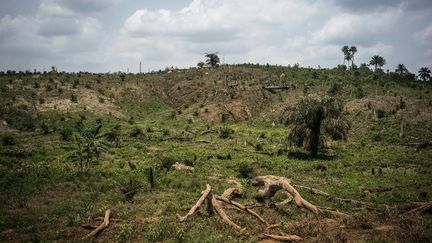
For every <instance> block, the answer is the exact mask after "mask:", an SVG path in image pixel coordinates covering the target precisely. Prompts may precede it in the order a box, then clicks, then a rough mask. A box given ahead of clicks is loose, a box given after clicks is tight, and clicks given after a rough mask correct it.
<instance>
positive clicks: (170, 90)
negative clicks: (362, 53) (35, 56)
mask: <svg viewBox="0 0 432 243" xmlns="http://www.w3.org/2000/svg"><path fill="white" fill-rule="evenodd" d="M281 73H284V74H285V77H283V78H280V74H281ZM359 73H360V75H358V76H354V75H353V73H352V72H351V71H343V70H338V69H311V68H299V67H281V66H258V65H252V64H244V65H236V66H221V67H219V68H214V69H210V68H201V69H197V68H192V69H187V70H170V71H160V72H153V73H146V74H139V75H137V74H122V73H114V74H92V73H78V74H67V73H47V74H37V75H33V74H25V73H17V74H10V75H7V74H4V75H0V92H1V97H2V98H1V99H0V105H1V106H0V109H1V115H0V120H1V121H0V135H1V139H2V140H1V147H0V188H2V189H1V193H0V201H1V202H2V203H1V206H0V215H1V216H0V240H1V241H5V242H36V241H61V242H63V241H66V242H77V241H81V240H83V237H85V235H87V234H88V233H90V232H91V231H92V230H93V229H94V228H95V226H98V225H99V224H100V223H101V221H100V217H103V216H104V213H105V211H106V210H107V209H111V211H112V214H111V222H110V225H109V226H108V227H107V228H106V229H104V230H103V231H102V232H100V233H99V235H98V236H97V237H96V238H95V241H96V242H258V241H260V240H262V238H266V237H264V236H263V234H262V233H269V234H274V235H279V236H283V235H297V236H300V237H301V238H303V240H304V241H306V242H347V241H349V242H362V241H378V242H428V241H430V240H431V239H432V235H431V232H432V230H431V229H432V217H431V213H430V208H427V207H426V206H427V205H429V207H430V204H428V203H430V201H431V200H432V197H431V193H432V160H431V158H432V150H431V147H430V146H428V145H427V143H426V142H428V141H430V139H431V137H432V123H431V118H432V94H431V89H432V88H431V86H430V84H425V83H421V82H400V81H395V80H393V79H392V75H390V74H384V73H378V74H375V73H373V72H372V71H370V70H368V69H367V70H365V69H363V70H359ZM263 86H273V87H274V86H282V87H285V86H286V87H290V88H289V89H286V90H284V89H282V90H277V91H274V92H270V91H268V90H266V89H264V88H263ZM294 87H295V88H294ZM329 94H330V95H333V96H337V97H338V98H340V99H342V100H343V101H344V103H345V109H344V115H345V116H346V117H347V118H348V120H349V122H350V127H351V129H350V131H349V135H348V140H347V141H328V146H329V148H328V150H326V151H322V153H321V154H320V156H319V157H318V158H316V159H309V158H307V156H306V157H305V156H304V155H305V151H304V150H303V149H302V148H297V147H294V146H292V145H290V144H288V143H287V142H286V137H287V134H288V133H289V131H290V128H289V127H287V126H286V124H285V123H284V121H285V120H286V119H285V118H286V117H287V116H288V115H289V112H288V111H287V108H290V107H294V106H296V104H297V102H298V101H300V100H301V99H302V98H303V97H305V96H315V97H324V96H327V95H329ZM98 127H100V134H102V135H104V136H101V138H103V141H104V143H105V144H107V147H106V151H105V150H101V154H100V157H99V159H98V160H96V159H94V160H92V161H91V163H90V165H89V170H88V171H87V172H84V173H78V171H79V166H78V163H79V162H78V161H77V160H75V159H74V158H76V155H77V152H79V151H80V150H79V146H78V144H79V143H78V142H77V141H79V139H80V138H81V137H84V136H89V134H90V135H91V134H92V133H93V132H94V131H95V130H94V129H95V128H98ZM81 139H83V138H81ZM420 145H425V146H420ZM74 156H75V157H74ZM175 162H179V163H182V164H185V165H188V166H193V167H194V170H193V172H192V173H189V172H187V171H184V170H175V169H173V168H172V165H173V164H174V163H175ZM259 175H276V176H282V177H286V178H288V179H290V180H291V183H292V185H294V187H296V188H297V190H298V191H299V192H300V193H301V195H302V197H303V198H304V199H306V200H308V201H309V202H311V203H312V204H314V205H317V206H319V207H321V210H323V212H322V213H320V214H317V215H315V214H313V213H312V212H310V211H309V210H307V209H305V208H303V207H296V206H294V205H293V203H291V204H286V205H282V206H280V205H279V204H278V203H279V202H281V201H283V200H285V199H286V197H287V195H286V194H284V193H281V192H278V193H277V194H276V195H275V196H274V197H273V198H272V199H271V200H267V201H266V202H265V203H264V204H258V202H257V200H256V199H255V195H256V193H257V191H258V189H259V188H258V187H255V186H254V185H253V184H254V183H253V182H254V180H253V178H254V177H255V176H259ZM215 178H216V179H215ZM228 179H232V180H235V181H237V182H238V183H239V184H240V185H241V187H242V188H243V195H242V196H241V197H236V198H234V199H233V200H235V201H237V202H239V203H241V204H243V205H247V206H248V207H249V208H250V209H252V210H255V211H256V212H257V213H258V214H259V215H260V216H262V217H263V219H264V220H265V221H266V222H268V223H269V224H271V225H275V224H277V226H274V228H271V227H270V228H267V227H266V226H265V225H263V224H261V223H260V222H259V221H258V220H256V219H255V218H254V217H252V216H251V215H249V214H248V213H244V212H242V211H239V210H236V209H234V208H231V207H230V206H229V205H225V204H224V206H223V207H224V208H225V211H226V212H227V215H229V217H231V219H232V220H233V222H234V223H236V224H238V225H241V226H242V227H245V228H246V230H245V231H241V232H240V231H239V230H236V229H235V228H234V227H232V226H230V225H228V224H226V222H225V221H224V220H223V219H222V218H220V217H218V216H217V214H216V215H213V216H209V215H208V212H207V211H206V210H205V207H204V206H202V209H200V210H198V212H197V213H196V214H194V215H192V216H191V217H189V218H188V219H187V220H186V221H185V222H180V221H179V219H178V217H177V216H176V215H177V214H179V215H185V214H186V213H187V212H188V210H189V209H190V208H191V207H192V206H193V205H194V204H195V202H196V201H197V200H198V198H199V197H200V195H201V192H202V191H203V190H204V189H205V188H206V184H209V185H211V186H212V188H213V189H212V193H213V194H214V195H221V194H222V193H223V192H224V191H225V190H226V189H227V188H230V187H232V184H231V183H229V181H228ZM310 188H314V189H318V190H319V191H323V192H325V193H327V194H328V195H327V196H326V195H323V194H322V193H321V194H319V193H318V194H317V193H316V190H315V191H314V190H310ZM340 199H346V200H345V201H344V200H340ZM419 205H423V206H424V207H425V210H418V208H417V210H414V211H412V209H413V208H416V207H417V206H419ZM325 210H327V211H325ZM335 212H337V213H336V214H335Z"/></svg>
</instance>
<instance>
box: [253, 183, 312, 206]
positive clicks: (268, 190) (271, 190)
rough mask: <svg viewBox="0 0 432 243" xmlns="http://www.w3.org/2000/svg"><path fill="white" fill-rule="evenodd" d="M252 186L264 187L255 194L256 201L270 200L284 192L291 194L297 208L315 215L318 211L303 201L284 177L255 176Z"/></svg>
mask: <svg viewBox="0 0 432 243" xmlns="http://www.w3.org/2000/svg"><path fill="white" fill-rule="evenodd" d="M252 185H253V186H264V188H263V189H261V190H259V191H258V193H257V194H256V198H257V200H261V201H262V200H265V199H266V198H272V197H273V196H274V195H275V194H276V192H277V191H279V190H284V191H286V192H288V193H289V194H291V196H292V197H293V198H294V201H295V203H296V205H297V206H298V207H305V208H307V209H309V210H310V211H311V212H313V213H315V214H317V213H318V212H319V209H318V208H317V207H316V206H315V205H313V204H312V203H310V202H308V201H307V200H305V199H304V198H303V197H302V196H301V195H300V193H299V192H298V191H297V190H296V189H295V188H294V187H293V186H291V184H290V181H289V180H288V179H287V178H285V177H280V176H273V175H267V176H257V177H255V178H254V180H253V182H252Z"/></svg>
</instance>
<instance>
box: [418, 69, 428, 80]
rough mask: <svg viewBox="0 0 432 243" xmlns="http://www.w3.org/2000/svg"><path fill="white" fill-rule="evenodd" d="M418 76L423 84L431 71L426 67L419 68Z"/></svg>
mask: <svg viewBox="0 0 432 243" xmlns="http://www.w3.org/2000/svg"><path fill="white" fill-rule="evenodd" d="M418 73H419V74H418V76H417V77H419V78H420V79H421V80H423V82H426V80H428V79H430V78H431V70H430V69H429V68H427V67H422V68H420V70H419V72H418Z"/></svg>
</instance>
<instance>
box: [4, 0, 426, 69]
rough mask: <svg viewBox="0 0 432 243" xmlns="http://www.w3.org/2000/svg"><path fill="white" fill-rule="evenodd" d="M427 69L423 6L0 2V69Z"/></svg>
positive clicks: (334, 0)
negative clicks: (379, 59) (207, 61)
mask: <svg viewBox="0 0 432 243" xmlns="http://www.w3.org/2000/svg"><path fill="white" fill-rule="evenodd" d="M343 45H355V46H357V48H358V53H357V55H356V57H355V61H356V63H362V62H369V60H370V57H371V56H372V55H376V54H377V55H382V56H384V57H385V58H386V59H387V65H386V66H385V68H386V69H387V68H388V69H390V70H394V68H395V66H396V65H397V64H398V63H404V64H406V65H407V66H408V68H409V69H410V71H412V72H417V70H418V69H419V68H420V67H422V66H427V67H429V68H431V66H432V1H431V0H171V1H170V0H157V1H156V0H32V1H28V0H1V3H0V70H8V69H16V70H26V69H28V70H33V69H34V68H36V69H38V70H48V69H49V68H50V67H51V66H56V67H58V69H59V70H65V71H93V72H108V71H111V72H112V71H119V70H121V71H126V70H127V68H129V70H130V71H131V72H138V71H139V62H140V61H142V63H143V71H149V70H157V69H163V68H164V67H166V66H177V67H189V66H196V63H197V62H198V61H200V60H202V59H203V54H204V53H206V52H218V53H219V56H220V57H221V60H223V61H224V62H225V63H244V62H251V63H262V64H265V63H270V64H281V65H288V64H295V63H299V64H300V65H301V66H312V67H317V66H318V65H320V66H321V67H334V66H336V65H337V64H341V63H342V62H343V55H342V53H341V51H340V49H341V47H342V46H343Z"/></svg>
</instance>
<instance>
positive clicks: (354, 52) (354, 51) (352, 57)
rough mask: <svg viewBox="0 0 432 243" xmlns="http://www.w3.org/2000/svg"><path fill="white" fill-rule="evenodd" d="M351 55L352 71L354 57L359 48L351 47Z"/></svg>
mask: <svg viewBox="0 0 432 243" xmlns="http://www.w3.org/2000/svg"><path fill="white" fill-rule="evenodd" d="M349 53H350V56H351V69H354V55H355V54H356V53H357V47H356V46H351V47H350V48H349Z"/></svg>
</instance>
